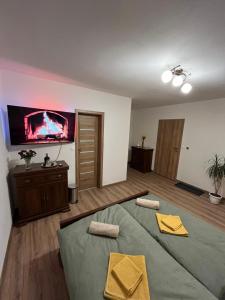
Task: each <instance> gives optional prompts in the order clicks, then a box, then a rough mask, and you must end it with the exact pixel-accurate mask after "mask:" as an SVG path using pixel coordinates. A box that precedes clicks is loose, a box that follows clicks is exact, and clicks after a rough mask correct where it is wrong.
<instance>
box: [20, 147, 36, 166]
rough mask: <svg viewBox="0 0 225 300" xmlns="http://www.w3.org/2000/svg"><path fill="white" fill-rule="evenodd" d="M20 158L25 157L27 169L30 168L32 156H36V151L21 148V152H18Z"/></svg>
mask: <svg viewBox="0 0 225 300" xmlns="http://www.w3.org/2000/svg"><path fill="white" fill-rule="evenodd" d="M18 154H19V156H20V159H24V161H25V169H26V170H29V169H30V168H31V167H30V162H31V158H32V157H34V156H36V154H37V153H36V152H35V151H33V150H21V151H20V152H18Z"/></svg>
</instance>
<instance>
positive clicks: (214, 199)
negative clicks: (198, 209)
mask: <svg viewBox="0 0 225 300" xmlns="http://www.w3.org/2000/svg"><path fill="white" fill-rule="evenodd" d="M221 199H222V196H220V195H217V194H215V193H209V201H210V202H211V203H212V204H219V203H220V201H221Z"/></svg>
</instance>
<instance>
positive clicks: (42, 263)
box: [0, 169, 225, 300]
mask: <svg viewBox="0 0 225 300" xmlns="http://www.w3.org/2000/svg"><path fill="white" fill-rule="evenodd" d="M145 189H148V190H149V191H150V192H152V193H154V194H156V195H158V196H160V197H162V198H164V199H168V200H169V201H172V202H174V203H175V204H176V205H179V206H182V207H184V208H186V209H188V210H189V211H192V212H193V213H194V214H196V215H198V216H199V217H201V218H204V219H206V220H207V221H208V222H210V223H213V224H215V225H216V226H218V227H220V228H222V229H224V230H225V204H221V205H219V206H215V205H212V204H210V203H209V202H208V199H207V195H203V196H201V197H198V196H194V195H192V194H190V193H188V192H186V191H183V190H180V189H178V188H176V187H175V186H174V182H172V181H170V180H167V179H165V178H162V177H160V176H157V175H156V174H153V173H150V174H146V175H145V174H142V173H140V172H138V171H135V170H132V169H130V170H129V171H128V180H127V182H124V183H120V184H116V185H113V186H109V187H105V188H103V189H101V190H99V189H91V190H87V191H83V192H81V193H80V202H79V203H78V204H73V205H71V211H70V212H68V213H60V214H56V215H53V216H50V217H46V218H43V219H40V220H38V221H34V222H31V223H28V224H27V225H25V226H22V227H19V228H16V227H13V229H12V239H11V242H10V245H9V249H8V260H7V263H6V268H5V272H4V276H3V278H2V288H1V291H0V299H1V300H20V299H23V300H64V299H66V300H67V299H68V294H67V290H66V285H65V280H64V275H63V271H62V269H61V267H60V265H59V262H58V257H57V253H58V241H57V234H56V232H57V230H58V229H59V221H60V220H63V219H66V218H68V217H71V216H75V215H78V214H80V213H81V212H84V211H87V210H90V209H93V208H96V207H99V206H101V205H105V204H107V203H109V202H113V201H115V200H118V199H119V198H123V197H126V196H128V195H131V194H134V193H137V192H140V191H142V190H145ZM84 300H86V299H84Z"/></svg>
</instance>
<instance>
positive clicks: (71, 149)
mask: <svg viewBox="0 0 225 300" xmlns="http://www.w3.org/2000/svg"><path fill="white" fill-rule="evenodd" d="M2 89H3V98H4V110H5V111H6V105H7V104H12V105H20V106H27V107H36V108H46V109H55V110H64V111H70V112H74V110H75V109H82V110H92V111H100V112H104V113H105V124H104V155H103V185H106V184H111V183H114V182H118V181H122V180H126V175H127V156H128V151H127V148H128V139H129V130H130V111H131V99H130V98H126V97H121V96H116V95H112V94H108V93H104V92H100V91H96V90H91V89H87V88H84V87H80V86H75V85H72V84H66V83H62V82H56V81H51V80H46V79H42V78H39V77H34V76H30V75H25V74H22V73H17V72H14V71H8V70H7V71H6V70H5V71H3V72H2ZM28 148H31V147H30V146H29V147H28ZM19 149H21V146H20V147H10V148H9V151H10V158H11V160H12V161H11V165H15V164H18V163H21V161H20V160H19V157H18V155H17V152H18V150H19ZM32 149H35V150H36V151H37V153H38V155H37V156H36V157H35V158H34V159H33V161H34V162H35V161H38V162H40V161H42V160H43V157H44V155H45V153H48V154H49V156H50V157H51V158H55V157H56V156H57V153H58V149H59V145H50V146H40V145H39V146H36V147H35V146H32ZM59 159H61V160H65V161H66V162H67V163H68V164H69V166H70V170H69V181H70V182H75V144H74V143H72V144H67V145H63V149H62V152H61V155H60V157H59Z"/></svg>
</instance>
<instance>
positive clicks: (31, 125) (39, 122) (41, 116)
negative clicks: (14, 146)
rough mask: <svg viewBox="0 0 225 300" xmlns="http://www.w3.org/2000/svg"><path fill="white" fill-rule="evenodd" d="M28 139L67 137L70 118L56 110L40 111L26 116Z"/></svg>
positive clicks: (25, 125)
mask: <svg viewBox="0 0 225 300" xmlns="http://www.w3.org/2000/svg"><path fill="white" fill-rule="evenodd" d="M24 127H25V135H26V140H43V139H44V140H46V139H49V140H51V139H67V138H68V120H67V119H66V118H65V117H63V116H61V115H60V114H58V113H56V112H51V111H38V112H34V113H31V114H29V115H27V116H25V117H24Z"/></svg>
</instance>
